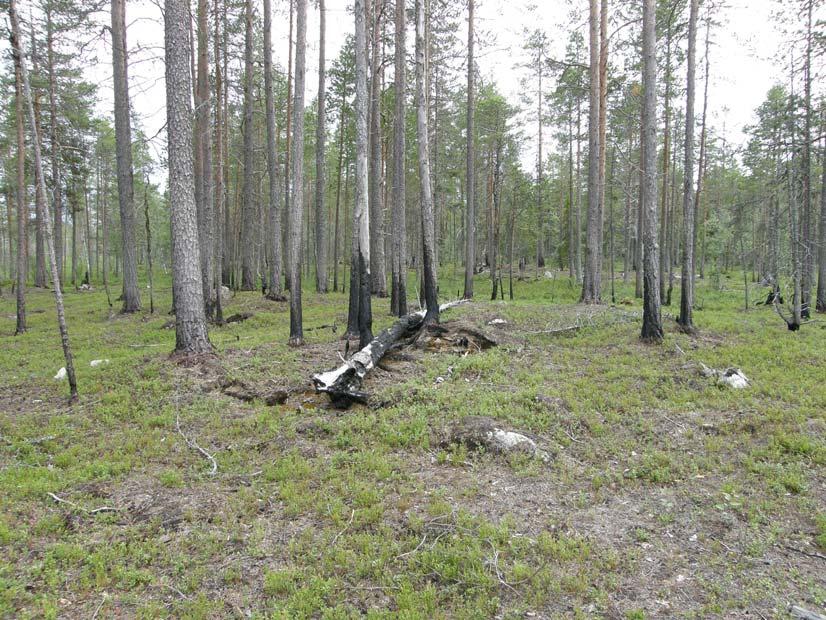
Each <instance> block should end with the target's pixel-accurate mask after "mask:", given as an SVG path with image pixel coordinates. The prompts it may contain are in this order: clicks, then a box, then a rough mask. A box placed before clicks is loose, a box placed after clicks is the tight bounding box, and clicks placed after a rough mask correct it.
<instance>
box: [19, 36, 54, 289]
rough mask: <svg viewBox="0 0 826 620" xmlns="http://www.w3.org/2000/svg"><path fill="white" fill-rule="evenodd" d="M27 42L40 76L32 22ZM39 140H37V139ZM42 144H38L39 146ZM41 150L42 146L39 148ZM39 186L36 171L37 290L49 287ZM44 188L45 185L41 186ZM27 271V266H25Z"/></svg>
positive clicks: (43, 197) (36, 108) (36, 92)
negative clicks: (29, 44)
mask: <svg viewBox="0 0 826 620" xmlns="http://www.w3.org/2000/svg"><path fill="white" fill-rule="evenodd" d="M29 26H30V30H29V40H30V42H31V48H32V51H31V54H32V72H33V73H34V75H39V74H40V69H39V67H38V54H37V49H38V45H37V41H36V40H35V38H34V23H33V22H32V23H31V24H29ZM31 92H32V97H33V99H34V118H35V128H36V129H37V135H38V136H41V135H42V132H41V130H40V91H39V89H37V88H34V87H31ZM38 139H39V138H38ZM41 145H42V142H41V143H40V144H38V146H41ZM41 148H42V146H41ZM40 187H41V184H40V182H39V181H38V179H37V171H36V170H35V171H34V218H35V249H34V253H35V270H34V285H35V286H36V287H37V288H47V287H48V286H49V277H48V275H47V273H46V271H47V269H46V260H47V258H46V239H45V238H44V237H43V231H44V230H45V229H44V228H43V226H42V224H41V222H40V214H41V212H43V213H45V212H46V211H45V210H43V211H41V208H40V207H41V205H42V204H44V203H45V200H46V192H45V191H41V189H40ZM43 187H45V184H44V185H43ZM59 242H60V244H61V247H62V244H63V239H62V238H61V239H60V240H59ZM26 267H27V269H28V265H27V266H26Z"/></svg>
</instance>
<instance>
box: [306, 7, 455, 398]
mask: <svg viewBox="0 0 826 620" xmlns="http://www.w3.org/2000/svg"><path fill="white" fill-rule="evenodd" d="M421 1H422V0H417V3H418V2H421ZM357 2H358V0H357ZM461 303H464V300H461V301H454V302H450V303H447V304H443V305H442V306H441V308H439V311H440V312H442V311H444V310H447V309H448V308H452V307H454V306H456V305H459V304H461ZM425 312H426V311H425V310H420V311H419V312H413V313H411V314H408V315H406V316H403V317H402V318H400V319H399V320H398V321H396V322H395V323H393V325H391V326H390V327H388V328H387V329H385V330H383V331H382V332H381V333H380V334H379V335H378V336H376V337H375V338H373V339H372V340H371V341H370V342H369V343H368V344H367V345H365V346H364V347H362V348H361V350H360V351H358V352H357V353H355V354H354V355H353V356H352V357H351V358H350V359H349V360H347V361H346V362H344V363H343V364H342V365H341V366H339V367H338V368H336V369H334V370H330V371H327V372H323V373H319V374H315V375H313V377H312V379H313V385H315V389H316V392H324V393H326V394H328V395H329V397H330V400H331V401H332V402H333V405H334V406H335V407H338V408H341V409H346V408H347V407H349V406H350V405H352V404H353V403H365V402H366V401H367V394H366V393H365V392H362V391H361V384H362V382H363V380H364V377H365V376H367V373H369V372H370V371H371V370H372V369H373V368H375V367H376V364H378V362H379V361H380V360H381V358H382V357H384V355H385V353H387V351H389V350H390V348H391V347H393V346H394V345H395V344H396V343H397V342H399V341H400V340H401V339H402V338H408V337H412V336H414V335H415V334H416V333H417V332H418V331H419V330H420V329H421V328H422V327H424V326H425V324H426V320H425Z"/></svg>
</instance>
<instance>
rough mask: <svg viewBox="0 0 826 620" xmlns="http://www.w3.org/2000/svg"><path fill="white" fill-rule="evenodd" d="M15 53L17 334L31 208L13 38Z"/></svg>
mask: <svg viewBox="0 0 826 620" xmlns="http://www.w3.org/2000/svg"><path fill="white" fill-rule="evenodd" d="M11 48H12V55H13V56H14V86H15V97H14V105H15V120H16V121H17V187H16V188H15V189H16V192H17V269H16V272H17V273H16V275H17V327H16V328H15V331H14V333H15V335H16V334H22V333H23V332H25V331H26V329H27V325H26V271H27V265H28V262H29V256H28V243H27V241H28V238H27V237H28V228H27V225H28V222H29V210H28V208H27V206H26V134H25V131H24V127H23V124H24V122H25V113H24V111H23V75H22V73H21V72H20V58H19V53H20V52H19V49H18V47H17V44H16V42H15V40H14V36H13V37H12V40H11Z"/></svg>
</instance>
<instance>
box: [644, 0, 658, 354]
mask: <svg viewBox="0 0 826 620" xmlns="http://www.w3.org/2000/svg"><path fill="white" fill-rule="evenodd" d="M642 31H643V93H644V94H643V144H644V148H643V168H642V170H643V191H642V203H643V205H642V207H643V208H642V210H643V214H644V220H643V246H644V248H643V252H644V256H643V264H644V269H645V271H644V274H643V316H642V338H643V340H646V341H649V342H661V341H662V339H663V326H662V316H661V311H660V290H659V289H660V280H659V273H658V271H659V251H660V248H659V245H658V243H657V56H656V44H657V41H656V0H643V27H642Z"/></svg>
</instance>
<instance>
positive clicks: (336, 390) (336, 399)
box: [312, 300, 466, 409]
mask: <svg viewBox="0 0 826 620" xmlns="http://www.w3.org/2000/svg"><path fill="white" fill-rule="evenodd" d="M465 301H466V300H459V301H451V302H449V303H446V304H442V305H441V306H439V312H444V311H445V310H448V309H450V308H453V307H454V306H458V305H460V304H462V303H465ZM424 315H425V311H424V310H420V311H419V312H414V313H412V314H408V315H407V316H403V317H402V318H400V319H399V320H398V321H396V322H395V323H393V325H391V326H390V327H388V328H387V329H385V330H384V331H382V332H381V333H380V334H379V335H378V336H376V337H375V338H373V340H372V341H371V342H370V344H368V345H367V346H366V347H364V348H363V349H361V350H360V351H358V352H357V353H355V354H353V356H352V357H350V359H348V360H346V361H345V362H344V363H343V364H342V365H341V366H339V367H338V368H336V369H334V370H329V371H327V372H323V373H319V374H315V375H313V377H312V379H313V385H314V386H315V390H316V392H319V393H321V392H324V393H326V394H327V395H328V396H329V397H330V401H331V402H332V403H333V406H334V407H336V408H338V409H347V408H348V407H349V406H350V405H352V404H353V403H362V404H366V403H367V397H368V395H367V393H366V392H363V391H361V384H362V381H363V380H364V377H365V376H366V375H367V373H368V372H370V371H371V370H372V369H373V368H375V367H376V365H377V364H378V362H379V360H381V358H382V357H384V355H385V353H387V351H388V350H389V349H390V348H391V347H392V346H393V345H394V344H396V343H397V342H398V341H399V340H401V339H402V338H406V337H410V336H412V335H413V334H415V333H416V332H417V331H418V330H419V329H421V327H422V322H423V321H424Z"/></svg>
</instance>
